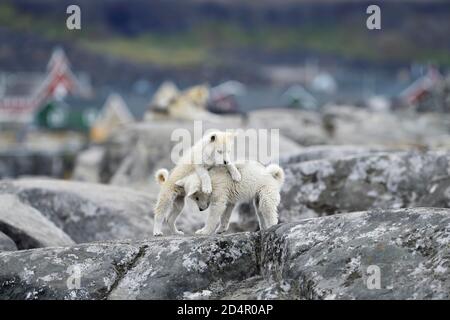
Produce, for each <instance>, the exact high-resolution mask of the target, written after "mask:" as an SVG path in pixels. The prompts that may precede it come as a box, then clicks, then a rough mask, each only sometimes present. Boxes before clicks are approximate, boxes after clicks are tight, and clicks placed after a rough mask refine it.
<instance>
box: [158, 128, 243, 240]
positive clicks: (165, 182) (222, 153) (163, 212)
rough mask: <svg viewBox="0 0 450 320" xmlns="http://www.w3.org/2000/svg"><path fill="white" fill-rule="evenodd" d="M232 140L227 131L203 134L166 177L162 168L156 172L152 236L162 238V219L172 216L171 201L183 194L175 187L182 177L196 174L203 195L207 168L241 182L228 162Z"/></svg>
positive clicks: (207, 188)
mask: <svg viewBox="0 0 450 320" xmlns="http://www.w3.org/2000/svg"><path fill="white" fill-rule="evenodd" d="M233 138H234V135H233V134H231V133H228V132H221V131H216V132H212V133H210V134H207V135H205V136H204V137H203V138H202V139H201V140H200V141H198V142H197V143H196V144H195V145H194V146H193V147H192V148H191V149H190V150H189V151H188V152H187V153H186V155H185V156H183V157H182V159H181V160H180V162H179V163H178V164H177V165H176V167H175V168H174V169H173V170H172V171H171V173H170V174H169V173H168V171H167V170H166V169H160V170H158V171H157V172H156V174H155V178H156V181H157V182H158V183H159V184H160V185H161V190H160V192H159V195H158V200H157V202H156V206H155V208H154V214H155V221H154V226H153V235H154V236H160V235H162V224H163V222H164V218H165V217H166V216H167V215H168V214H169V216H172V215H174V212H173V211H174V206H173V204H174V202H175V201H176V199H178V198H179V197H180V196H184V195H185V193H184V190H183V188H182V187H180V186H179V181H180V180H182V179H183V178H185V177H187V176H188V175H190V174H192V173H196V175H198V178H199V179H200V189H201V191H202V193H205V194H210V193H211V192H212V185H211V178H210V176H209V173H208V169H209V168H211V167H214V166H219V165H220V166H222V167H226V168H227V169H228V172H229V174H230V175H231V177H232V180H233V181H239V180H240V179H241V175H240V173H239V171H238V170H237V169H236V167H235V165H234V164H233V163H231V159H230V152H231V149H232V146H233ZM192 195H193V193H192V194H191V196H192ZM177 201H178V200H177ZM176 216H178V215H176ZM175 219H176V217H175ZM173 222H175V220H174V221H173ZM173 232H174V233H176V234H182V232H181V231H178V230H176V227H174V229H173Z"/></svg>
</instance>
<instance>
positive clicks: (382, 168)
mask: <svg viewBox="0 0 450 320" xmlns="http://www.w3.org/2000/svg"><path fill="white" fill-rule="evenodd" d="M284 169H285V174H286V181H285V184H284V185H283V187H282V190H281V204H280V206H279V215H280V221H281V222H291V221H296V220H299V219H303V218H308V217H317V216H322V215H331V214H335V213H342V212H352V211H363V210H369V209H373V208H406V207H416V206H430V207H442V208H448V207H450V178H449V175H450V154H449V153H446V152H438V151H436V152H426V153H417V152H412V153H403V152H400V153H377V154H370V155H360V156H350V157H345V158H341V159H323V160H315V161H306V162H300V163H294V164H289V165H287V166H285V168H284Z"/></svg>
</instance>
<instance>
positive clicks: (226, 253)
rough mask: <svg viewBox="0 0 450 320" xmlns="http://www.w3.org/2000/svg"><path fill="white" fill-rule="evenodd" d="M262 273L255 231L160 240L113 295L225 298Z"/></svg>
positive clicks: (114, 297) (138, 297)
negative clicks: (224, 295) (227, 294)
mask: <svg viewBox="0 0 450 320" xmlns="http://www.w3.org/2000/svg"><path fill="white" fill-rule="evenodd" d="M258 272H259V264H258V255H257V237H256V235H254V234H249V233H240V234H234V235H228V236H214V237H195V238H170V239H161V240H154V241H152V242H148V243H147V247H146V249H145V254H143V255H142V257H141V259H139V261H138V262H137V263H136V264H135V266H134V268H133V269H132V270H129V271H128V272H127V273H126V275H125V276H124V278H123V279H122V281H120V283H119V284H118V285H117V286H116V287H115V288H114V290H112V292H111V294H110V295H109V297H108V298H109V299H194V298H195V299H199V298H219V297H220V296H221V295H222V294H223V293H224V292H226V291H227V288H229V287H230V286H231V285H236V284H238V283H240V282H241V281H243V280H245V279H247V278H250V277H253V276H256V275H257V274H258Z"/></svg>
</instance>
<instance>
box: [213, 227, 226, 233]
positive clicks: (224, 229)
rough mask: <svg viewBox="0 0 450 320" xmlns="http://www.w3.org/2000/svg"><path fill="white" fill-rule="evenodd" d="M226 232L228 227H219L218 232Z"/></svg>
mask: <svg viewBox="0 0 450 320" xmlns="http://www.w3.org/2000/svg"><path fill="white" fill-rule="evenodd" d="M225 232H227V229H226V228H222V227H219V229H217V232H216V233H217V234H223V233H225Z"/></svg>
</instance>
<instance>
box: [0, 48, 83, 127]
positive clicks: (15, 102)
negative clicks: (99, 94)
mask: <svg viewBox="0 0 450 320" xmlns="http://www.w3.org/2000/svg"><path fill="white" fill-rule="evenodd" d="M91 91H92V90H91V87H90V85H89V82H88V81H86V78H83V77H82V76H76V75H75V74H74V73H73V72H72V70H71V68H70V63H69V61H68V59H67V57H66V55H65V53H64V51H63V50H62V49H61V48H56V49H55V50H54V51H53V53H52V56H51V58H50V61H49V63H48V65H47V70H46V72H45V73H24V72H23V73H16V74H5V73H4V74H0V122H2V123H19V124H20V123H22V124H24V123H25V124H27V123H32V122H33V119H34V116H35V115H36V113H37V112H38V111H39V109H40V108H42V107H44V106H46V105H47V104H48V103H49V102H50V101H52V100H62V99H63V98H65V97H66V96H74V97H85V98H87V97H89V96H90V95H91Z"/></svg>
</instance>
